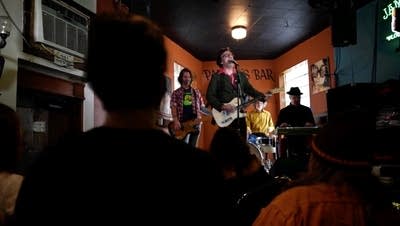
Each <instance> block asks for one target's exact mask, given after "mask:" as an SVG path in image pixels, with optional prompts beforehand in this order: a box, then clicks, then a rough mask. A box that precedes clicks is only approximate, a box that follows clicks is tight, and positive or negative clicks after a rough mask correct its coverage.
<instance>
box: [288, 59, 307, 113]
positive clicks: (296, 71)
mask: <svg viewBox="0 0 400 226" xmlns="http://www.w3.org/2000/svg"><path fill="white" fill-rule="evenodd" d="M283 83H284V87H285V101H284V103H281V108H283V107H285V106H287V105H289V104H290V100H289V95H287V94H286V92H288V91H289V90H290V87H295V86H297V87H299V89H300V90H301V92H302V93H303V95H301V104H302V105H305V106H308V107H310V88H309V79H308V61H307V60H305V61H303V62H300V63H298V64H296V65H294V66H293V67H291V68H289V69H287V70H286V71H284V72H283Z"/></svg>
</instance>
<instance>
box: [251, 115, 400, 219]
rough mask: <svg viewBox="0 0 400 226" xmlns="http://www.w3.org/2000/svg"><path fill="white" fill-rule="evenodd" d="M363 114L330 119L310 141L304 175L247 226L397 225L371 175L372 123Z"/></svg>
mask: <svg viewBox="0 0 400 226" xmlns="http://www.w3.org/2000/svg"><path fill="white" fill-rule="evenodd" d="M366 115H367V114H365V115H364V113H362V112H356V111H354V112H353V111H348V112H344V113H343V115H342V114H337V115H336V116H335V117H330V120H329V122H328V124H327V125H326V126H325V127H323V128H322V130H321V131H320V132H319V134H318V135H317V136H315V137H314V139H313V140H312V144H311V146H312V152H311V157H310V161H309V165H308V171H307V174H306V175H305V176H304V177H303V178H300V179H299V180H297V181H295V182H294V183H293V184H292V188H290V189H288V190H286V191H285V192H283V193H281V194H280V195H278V196H277V197H276V198H275V199H274V200H273V201H272V202H271V203H270V204H269V205H268V206H267V207H266V208H264V209H263V210H262V211H261V213H260V215H259V216H258V217H257V219H256V221H255V222H254V224H253V226H268V225H282V226H284V225H303V226H316V225H360V226H364V225H397V224H398V222H400V221H399V213H397V215H396V213H395V212H394V211H395V210H394V208H392V207H391V198H390V197H387V196H386V195H387V194H388V192H386V189H385V188H384V187H383V186H382V184H380V183H379V181H378V180H377V178H376V177H374V176H372V174H371V163H372V161H371V160H372V157H373V154H374V152H375V151H376V150H375V148H374V146H375V145H374V143H373V142H374V140H375V139H374V134H375V123H374V120H373V119H372V120H371V118H370V117H365V116H366Z"/></svg>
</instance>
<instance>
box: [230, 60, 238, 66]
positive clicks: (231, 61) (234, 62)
mask: <svg viewBox="0 0 400 226" xmlns="http://www.w3.org/2000/svg"><path fill="white" fill-rule="evenodd" d="M229 63H233V64H235V65H238V66H239V64H238V62H236V60H230V61H229Z"/></svg>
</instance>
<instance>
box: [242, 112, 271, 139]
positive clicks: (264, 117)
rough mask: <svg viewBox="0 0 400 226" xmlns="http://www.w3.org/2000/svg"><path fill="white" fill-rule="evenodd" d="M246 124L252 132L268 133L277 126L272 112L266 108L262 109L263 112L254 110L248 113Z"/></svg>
mask: <svg viewBox="0 0 400 226" xmlns="http://www.w3.org/2000/svg"><path fill="white" fill-rule="evenodd" d="M246 124H247V130H248V131H249V132H250V133H265V134H268V133H270V132H271V131H273V130H274V128H275V127H274V122H273V121H272V117H271V113H269V112H268V111H266V110H262V111H261V112H258V111H256V110H254V111H252V112H250V113H247V115H246Z"/></svg>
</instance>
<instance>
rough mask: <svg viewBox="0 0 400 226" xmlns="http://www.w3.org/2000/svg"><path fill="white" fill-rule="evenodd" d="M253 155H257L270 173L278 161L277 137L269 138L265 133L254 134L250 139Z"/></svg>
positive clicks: (271, 136)
mask: <svg viewBox="0 0 400 226" xmlns="http://www.w3.org/2000/svg"><path fill="white" fill-rule="evenodd" d="M248 144H249V146H250V152H251V154H253V155H255V156H256V157H257V158H258V159H259V160H260V162H261V164H262V165H263V166H264V168H265V170H266V171H268V172H269V170H270V169H271V167H272V165H273V164H274V162H275V160H276V144H277V137H276V135H270V136H267V135H266V134H264V133H252V134H250V135H249V137H248Z"/></svg>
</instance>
